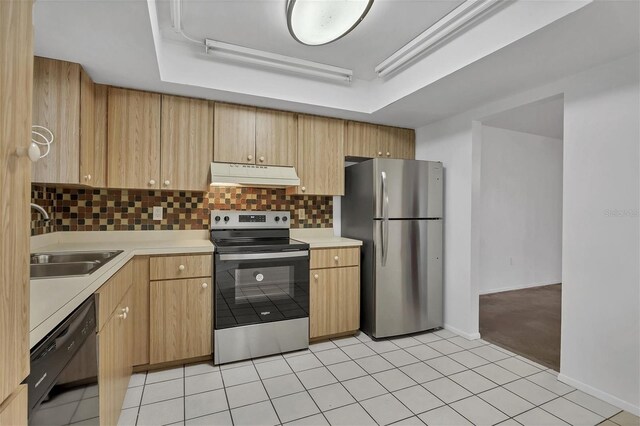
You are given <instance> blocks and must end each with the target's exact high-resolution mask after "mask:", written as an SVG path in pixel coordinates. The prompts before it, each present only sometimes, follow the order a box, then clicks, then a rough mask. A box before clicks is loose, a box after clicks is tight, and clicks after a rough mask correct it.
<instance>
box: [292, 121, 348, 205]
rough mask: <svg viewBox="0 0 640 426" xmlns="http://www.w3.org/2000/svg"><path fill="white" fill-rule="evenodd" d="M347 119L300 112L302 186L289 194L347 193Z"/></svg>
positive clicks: (299, 143)
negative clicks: (345, 169)
mask: <svg viewBox="0 0 640 426" xmlns="http://www.w3.org/2000/svg"><path fill="white" fill-rule="evenodd" d="M343 144H344V121H343V120H338V119H334V118H326V117H317V116H310V115H299V116H298V166H297V169H296V170H297V172H298V176H299V177H300V186H297V187H293V188H287V193H288V194H313V195H344V146H343Z"/></svg>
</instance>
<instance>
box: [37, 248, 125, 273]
mask: <svg viewBox="0 0 640 426" xmlns="http://www.w3.org/2000/svg"><path fill="white" fill-rule="evenodd" d="M120 253H122V250H110V251H78V252H59V253H34V254H32V255H31V279H43V278H65V277H79V276H87V275H91V274H92V273H94V272H95V271H97V270H98V269H100V268H101V267H102V266H104V265H105V264H107V263H108V262H109V261H110V260H111V259H113V258H114V257H116V256H117V255H119V254H120Z"/></svg>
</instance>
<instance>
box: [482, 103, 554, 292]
mask: <svg viewBox="0 0 640 426" xmlns="http://www.w3.org/2000/svg"><path fill="white" fill-rule="evenodd" d="M560 115H562V111H560ZM481 161H482V163H481V184H480V185H481V189H480V191H481V193H480V205H479V208H480V212H479V214H480V222H479V226H480V253H479V255H480V282H479V286H480V294H484V293H492V292H496V291H504V290H514V289H517V288H524V287H532V286H536V285H545V284H556V283H559V282H560V281H561V280H562V140H559V139H554V138H548V137H544V136H539V135H534V134H531V133H522V132H516V131H513V130H507V129H501V128H497V127H490V126H482V152H481Z"/></svg>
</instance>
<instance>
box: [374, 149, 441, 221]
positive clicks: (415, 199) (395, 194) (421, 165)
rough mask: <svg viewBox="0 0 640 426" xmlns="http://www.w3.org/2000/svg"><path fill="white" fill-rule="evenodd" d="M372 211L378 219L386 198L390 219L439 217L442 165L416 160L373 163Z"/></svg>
mask: <svg viewBox="0 0 640 426" xmlns="http://www.w3.org/2000/svg"><path fill="white" fill-rule="evenodd" d="M373 174H374V188H375V211H374V217H376V218H382V216H383V212H384V209H385V205H386V204H387V203H386V198H385V196H384V195H385V188H386V194H387V195H388V200H389V201H388V214H389V217H390V218H392V219H394V218H395V219H409V218H441V217H442V202H443V197H442V187H443V177H442V176H443V175H442V163H438V162H433V161H416V160H387V159H375V160H374V173H373Z"/></svg>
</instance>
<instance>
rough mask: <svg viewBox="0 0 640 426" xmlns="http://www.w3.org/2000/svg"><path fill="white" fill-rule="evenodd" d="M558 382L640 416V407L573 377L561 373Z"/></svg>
mask: <svg viewBox="0 0 640 426" xmlns="http://www.w3.org/2000/svg"><path fill="white" fill-rule="evenodd" d="M558 380H560V381H561V382H563V383H566V384H568V385H569V386H573V387H574V388H576V389H579V390H581V391H582V392H584V393H588V394H589V395H591V396H595V397H596V398H600V399H601V400H603V401H605V402H608V403H609V404H611V405H615V406H616V407H618V408H620V409H621V410H625V411H628V412H630V413H632V414H634V415H636V416H640V406H637V405H633V404H632V403H630V402H627V401H623V400H622V399H620V398H618V397H616V396H613V395H611V394H609V393H606V392H603V391H601V390H599V389H596V388H594V387H592V386H589V385H586V384H584V383H582V382H580V381H578V380H575V379H572V378H571V377H567V376H566V375H564V374H562V373H560V374H558Z"/></svg>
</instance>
